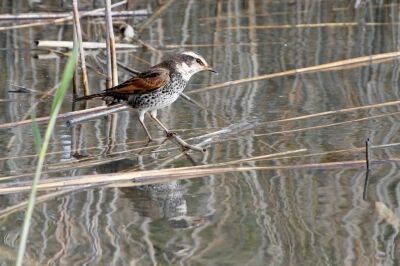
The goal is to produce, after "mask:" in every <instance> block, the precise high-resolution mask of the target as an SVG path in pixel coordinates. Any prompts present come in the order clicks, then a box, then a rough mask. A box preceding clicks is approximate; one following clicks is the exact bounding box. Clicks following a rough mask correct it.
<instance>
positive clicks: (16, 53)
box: [0, 0, 400, 265]
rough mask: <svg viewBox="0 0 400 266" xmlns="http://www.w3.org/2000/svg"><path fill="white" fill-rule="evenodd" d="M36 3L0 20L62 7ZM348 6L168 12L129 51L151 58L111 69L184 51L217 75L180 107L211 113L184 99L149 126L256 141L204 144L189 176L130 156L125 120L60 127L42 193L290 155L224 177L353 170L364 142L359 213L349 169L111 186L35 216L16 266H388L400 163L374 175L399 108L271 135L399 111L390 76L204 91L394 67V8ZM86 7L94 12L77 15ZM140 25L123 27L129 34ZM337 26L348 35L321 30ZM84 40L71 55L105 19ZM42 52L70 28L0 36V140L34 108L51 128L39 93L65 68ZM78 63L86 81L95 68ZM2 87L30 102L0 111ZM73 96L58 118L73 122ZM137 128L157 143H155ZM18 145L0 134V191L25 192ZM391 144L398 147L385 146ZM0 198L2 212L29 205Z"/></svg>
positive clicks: (9, 250)
mask: <svg viewBox="0 0 400 266" xmlns="http://www.w3.org/2000/svg"><path fill="white" fill-rule="evenodd" d="M47 2H49V1H45V2H44V3H43V6H42V7H41V6H35V7H32V8H29V7H28V6H27V5H26V4H24V1H12V2H11V1H9V2H8V1H3V4H2V5H1V10H2V11H1V13H21V12H28V11H29V10H31V11H32V10H33V11H35V12H36V11H38V10H39V9H40V8H53V9H54V8H57V9H58V8H60V7H59V6H58V2H57V3H50V4H49V3H47ZM80 2H81V1H80ZM133 2H134V5H133V7H132V8H133V9H139V8H151V9H152V10H153V11H154V10H156V9H157V4H156V1H150V2H149V3H147V1H133ZM355 2H358V1H336V0H323V1H322V0H321V1H306V0H304V1H274V0H269V1H255V0H249V1H238V0H225V1H200V0H188V1H174V3H173V4H172V5H171V6H170V7H168V8H167V9H166V10H165V12H164V13H162V14H161V16H160V17H159V18H157V19H156V20H155V21H154V22H153V23H152V24H151V26H150V27H149V28H147V29H145V30H144V31H142V32H141V33H140V38H141V39H142V40H144V41H146V42H147V43H149V44H151V45H152V46H154V47H155V48H157V49H158V51H152V50H142V49H139V50H137V51H120V52H119V53H118V60H119V61H121V62H122V63H124V64H126V65H129V66H130V67H133V68H136V69H145V68H146V67H148V66H149V65H152V64H155V63H157V62H159V61H160V60H162V58H164V57H165V56H167V55H168V54H173V53H174V52H177V51H181V50H194V51H196V52H198V53H200V54H202V55H203V56H204V57H205V58H206V60H208V61H209V63H210V64H211V65H213V66H214V68H216V69H217V70H219V72H220V75H219V76H211V75H210V74H209V73H202V74H199V75H197V76H196V77H194V78H193V79H192V80H191V85H190V86H189V88H188V89H187V91H186V92H187V93H188V95H190V97H192V98H193V99H195V100H196V101H198V102H200V103H201V104H202V105H204V106H206V107H207V109H208V111H204V110H201V109H200V108H199V107H196V106H193V105H191V104H189V103H187V102H186V101H184V100H181V99H180V100H178V101H177V102H175V103H174V104H173V105H172V106H171V107H169V108H166V109H164V110H162V111H161V112H159V116H160V119H161V120H162V121H163V122H164V123H165V124H167V125H168V126H169V127H170V128H172V129H174V130H176V131H177V132H178V133H179V134H180V135H181V136H182V137H184V138H189V137H196V136H201V135H203V134H206V133H211V132H214V131H217V130H220V129H222V128H225V127H228V126H229V125H232V124H239V123H243V124H246V123H250V124H251V125H253V126H250V127H248V128H249V129H247V130H244V131H240V132H237V133H236V134H234V135H233V136H232V135H230V136H226V137H223V138H221V139H219V140H218V142H215V143H212V144H211V145H210V146H209V147H208V153H207V155H206V157H205V158H202V156H201V155H200V154H197V153H193V154H192V158H191V159H189V158H187V157H185V156H182V157H179V158H176V159H169V158H173V157H174V156H176V155H178V154H179V153H180V152H179V150H178V149H173V148H174V147H175V145H174V144H171V143H167V144H166V145H164V146H162V148H160V149H159V150H155V151H153V152H150V151H149V150H146V151H145V152H143V153H140V151H141V148H142V147H143V146H144V145H145V134H144V132H143V130H142V128H141V127H140V124H139V123H138V122H137V120H136V114H135V112H123V113H120V114H118V115H115V116H113V118H109V119H104V118H101V119H97V120H93V121H90V122H87V123H84V124H81V125H77V126H75V127H73V128H70V127H67V126H65V125H64V124H63V123H60V124H58V125H57V127H56V132H55V134H54V136H53V138H52V140H51V145H50V148H49V155H48V160H47V165H46V168H45V171H46V174H44V176H43V179H46V178H50V177H63V176H78V175H83V174H100V173H114V172H119V171H121V172H122V171H128V170H135V169H136V170H140V169H143V170H144V169H147V170H150V169H161V168H172V167H182V166H192V165H193V164H196V165H201V164H211V163H220V162H227V161H232V160H237V159H243V158H248V157H252V156H260V155H265V154H273V153H278V152H286V151H293V150H297V149H307V150H306V151H305V152H303V153H298V154H292V155H287V156H285V158H281V159H275V160H259V161H248V162H243V163H240V164H237V165H236V166H247V167H253V166H288V165H305V164H317V163H329V162H344V161H356V160H363V159H364V158H365V155H364V150H363V146H364V141H365V140H366V138H370V140H371V145H373V146H377V147H376V148H373V149H371V153H372V154H371V157H372V159H374V160H381V163H380V164H373V165H372V170H371V172H370V174H371V181H370V184H369V188H368V191H367V196H368V199H367V200H363V198H362V194H363V186H364V179H365V168H364V166H363V165H355V166H353V167H343V166H340V165H334V166H333V167H331V168H328V167H320V168H318V169H316V168H311V167H300V168H293V167H292V168H289V169H275V170H253V171H247V172H236V173H228V174H216V175H211V176H205V177H202V178H197V179H191V180H185V181H176V182H171V183H168V184H164V185H158V186H148V187H144V188H131V187H126V184H125V187H115V186H114V187H98V188H93V189H84V190H79V191H73V192H70V193H66V194H64V195H60V196H56V197H52V198H50V199H47V200H45V201H44V202H41V203H38V204H37V206H36V209H35V212H34V216H33V222H32V226H31V228H30V235H29V242H28V248H27V257H26V260H25V261H26V263H27V265H135V264H137V265H156V264H157V265H168V264H171V265H178V264H182V265H398V264H399V263H400V262H399V257H400V249H399V246H397V245H398V244H399V240H398V238H397V236H398V230H399V226H400V221H399V217H400V209H399V204H398V201H399V197H400V186H399V184H400V182H399V181H400V177H399V174H398V169H399V166H398V164H399V163H398V162H397V161H396V160H392V161H387V160H388V159H396V158H397V157H398V154H399V146H398V145H396V143H398V142H400V138H399V135H398V131H399V123H398V122H399V116H398V115H399V114H398V113H396V112H398V111H399V110H398V106H397V105H391V106H386V107H380V108H369V109H363V110H355V111H352V112H345V113H340V114H334V115H325V116H317V117H314V118H309V119H303V120H295V121H290V122H281V123H270V121H274V120H279V119H284V118H290V117H298V116H302V115H307V114H315V113H320V112H324V111H330V110H340V109H344V108H350V107H357V106H365V105H372V104H376V103H383V102H389V101H395V100H397V99H398V98H399V89H398V88H399V83H398V75H399V62H398V60H391V61H386V62H383V63H379V64H370V63H368V62H367V63H366V64H363V65H353V66H351V67H347V68H339V69H334V70H331V71H316V72H314V73H307V74H297V75H291V76H283V77H276V78H272V79H264V80H259V81H257V82H248V83H242V84H239V85H231V86H227V87H223V88H219V89H212V90H207V91H201V89H202V88H205V87H206V86H208V85H210V84H218V83H221V82H225V81H231V80H239V79H243V78H247V77H252V76H258V75H263V74H268V73H277V72H281V71H285V70H290V69H295V68H303V67H308V66H314V65H318V64H323V63H329V62H334V61H338V60H343V59H349V58H354V57H360V56H368V55H372V54H380V53H387V52H394V51H398V50H399V47H400V42H399V32H400V31H399V30H400V28H399V12H398V11H399V8H400V5H399V4H397V3H396V2H395V1H393V2H392V1H361V5H360V6H359V8H358V9H354V4H355ZM372 2H379V3H372ZM83 4H87V6H88V7H89V8H92V7H91V6H90V5H91V1H90V3H89V1H86V2H84V1H83ZM64 9H68V6H67V7H64ZM146 19H147V18H146V17H144V18H141V19H140V18H136V19H129V20H128V22H129V23H133V24H135V25H139V24H140V23H141V21H142V20H146ZM343 22H349V23H356V24H347V25H343V24H327V23H343ZM18 23H22V22H18ZM82 23H83V25H82V28H83V31H84V32H85V36H84V39H85V40H90V41H103V40H104V39H103V33H104V29H105V25H104V23H103V20H102V19H99V18H97V19H95V18H92V19H85V20H83V21H82ZM5 25H8V24H7V23H5V22H2V25H1V26H5ZM274 25H275V26H276V27H271V26H274ZM282 25H302V26H298V27H285V26H282ZM264 26H269V28H268V27H264ZM44 39H46V40H72V27H71V24H65V25H53V26H45V27H34V28H27V29H19V30H8V31H1V32H0V42H1V51H0V62H1V66H2V67H1V71H0V84H1V88H3V89H2V90H1V91H0V100H1V102H0V106H1V110H2V113H1V115H0V122H1V123H6V122H13V121H19V120H23V119H25V118H29V114H30V113H29V112H30V108H31V106H34V105H35V104H37V105H36V108H35V111H36V115H37V116H38V117H40V116H46V115H47V114H48V112H49V109H50V104H49V102H50V101H51V98H50V97H44V98H41V97H42V94H41V93H43V92H47V91H49V90H50V89H51V88H54V87H55V86H56V85H57V84H58V82H59V80H60V77H61V73H62V69H63V66H64V63H65V59H63V58H60V57H57V56H52V57H46V55H48V53H49V52H48V51H46V50H38V49H37V48H36V46H35V44H34V41H35V40H44ZM92 54H95V55H101V52H92ZM91 57H92V56H91ZM88 60H89V61H88V62H89V64H91V65H94V63H93V58H91V60H92V61H90V58H89V59H88ZM100 70H101V69H100ZM89 73H90V75H89V79H90V87H91V89H92V90H93V91H97V90H101V89H103V88H104V86H105V81H104V77H102V76H100V75H97V74H96V73H95V72H94V71H92V70H89ZM119 73H120V77H119V78H120V81H122V80H126V79H128V78H129V77H130V74H129V73H127V72H125V71H124V70H122V69H121V70H119ZM11 84H16V85H21V86H25V87H28V88H30V89H33V90H35V91H34V92H33V93H19V94H16V93H10V92H8V91H9V90H12V89H15V88H14V87H13V86H12V85H11ZM196 90H199V91H196ZM71 95H72V91H70V92H69V93H68V95H67V98H66V100H65V103H64V105H63V107H62V112H69V111H71ZM100 104H101V103H100V102H99V101H94V102H90V103H88V106H87V107H94V106H98V105H100ZM77 108H79V109H83V108H85V106H84V105H79V106H77ZM146 119H148V118H146ZM146 121H148V122H147V123H148V125H149V127H150V131H151V133H152V135H153V136H157V137H159V138H160V139H161V138H162V136H163V132H162V130H160V129H159V128H158V127H157V126H156V125H154V124H153V123H152V122H151V121H149V120H146ZM328 125H329V126H328ZM40 129H41V131H42V132H44V127H43V126H41V128H40ZM31 132H32V130H31V127H30V126H29V125H28V126H23V127H16V128H12V129H4V130H1V133H0V134H1V135H0V147H1V153H0V157H1V158H0V165H1V166H2V174H1V175H2V176H3V178H4V181H3V182H10V181H14V180H15V182H19V181H23V180H30V179H31V178H32V176H33V172H34V169H35V165H36V159H35V157H34V154H35V148H34V142H33V138H32V133H31ZM388 144H394V145H391V146H382V145H388ZM357 148H361V149H357ZM166 149H167V151H166ZM343 150H346V151H343ZM73 155H75V156H73ZM82 156H83V157H82ZM77 158H79V159H77ZM384 160H386V161H384ZM382 161H384V162H382ZM6 177H12V179H10V178H7V179H5V178H6ZM40 195H44V194H43V192H41V193H40ZM0 197H1V201H0V205H1V208H2V209H3V210H5V209H6V208H8V207H10V206H14V205H16V204H18V203H20V202H23V201H24V200H26V199H27V194H26V193H15V194H6V195H1V196H0ZM23 218H24V211H23V209H16V211H14V212H11V213H10V212H7V213H5V212H4V211H1V213H0V219H1V226H0V236H1V239H2V242H1V247H0V262H1V263H2V265H12V264H13V262H14V259H13V258H14V257H15V254H16V250H17V248H18V243H19V234H20V227H21V225H22V222H23Z"/></svg>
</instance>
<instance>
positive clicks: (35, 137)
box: [31, 108, 42, 153]
mask: <svg viewBox="0 0 400 266" xmlns="http://www.w3.org/2000/svg"><path fill="white" fill-rule="evenodd" d="M35 109H36V108H33V109H32V112H31V118H32V135H33V141H34V143H35V150H36V153H39V151H40V147H41V146H42V136H41V135H40V131H39V127H38V124H37V122H36V110H35Z"/></svg>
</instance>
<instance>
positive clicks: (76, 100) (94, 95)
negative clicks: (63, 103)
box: [74, 92, 106, 102]
mask: <svg viewBox="0 0 400 266" xmlns="http://www.w3.org/2000/svg"><path fill="white" fill-rule="evenodd" d="M105 95H106V94H105V92H100V93H95V94H90V95H86V96H82V97H78V98H75V99H74V102H79V101H87V100H90V99H93V98H98V97H104V96H105Z"/></svg>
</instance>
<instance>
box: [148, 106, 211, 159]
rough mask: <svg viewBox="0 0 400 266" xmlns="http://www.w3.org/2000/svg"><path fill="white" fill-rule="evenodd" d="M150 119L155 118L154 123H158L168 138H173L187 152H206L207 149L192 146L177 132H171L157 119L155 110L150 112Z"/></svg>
mask: <svg viewBox="0 0 400 266" xmlns="http://www.w3.org/2000/svg"><path fill="white" fill-rule="evenodd" d="M150 117H151V118H153V120H154V121H156V122H157V123H158V124H159V125H160V126H161V127H162V128H163V129H164V130H165V132H166V133H167V137H168V138H173V139H174V140H175V141H176V142H177V143H178V144H179V145H181V146H182V148H183V149H184V150H185V151H186V150H194V151H199V152H205V151H206V149H204V148H201V147H197V146H193V145H190V144H189V143H187V142H186V141H184V140H183V139H181V138H180V137H179V136H178V135H177V134H176V133H175V132H172V131H170V130H169V129H168V128H167V127H166V126H164V124H163V123H162V122H161V121H160V120H158V119H157V110H153V111H151V112H150Z"/></svg>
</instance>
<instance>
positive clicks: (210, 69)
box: [205, 67, 218, 75]
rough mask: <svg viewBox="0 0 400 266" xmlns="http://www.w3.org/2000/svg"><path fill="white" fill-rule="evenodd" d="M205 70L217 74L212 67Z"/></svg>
mask: <svg viewBox="0 0 400 266" xmlns="http://www.w3.org/2000/svg"><path fill="white" fill-rule="evenodd" d="M205 70H207V71H210V72H212V73H214V74H217V75H218V72H217V71H216V70H214V69H212V68H211V67H207V68H206V69H205Z"/></svg>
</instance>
